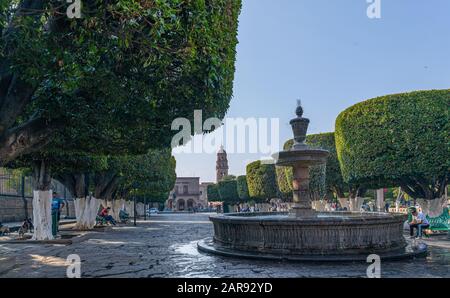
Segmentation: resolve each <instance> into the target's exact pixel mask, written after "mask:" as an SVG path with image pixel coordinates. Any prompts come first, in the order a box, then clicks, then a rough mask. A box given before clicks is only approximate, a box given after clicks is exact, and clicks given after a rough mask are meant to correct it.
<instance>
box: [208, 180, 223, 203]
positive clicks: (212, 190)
mask: <svg viewBox="0 0 450 298" xmlns="http://www.w3.org/2000/svg"><path fill="white" fill-rule="evenodd" d="M206 192H207V195H208V201H209V202H220V195H219V188H218V186H217V184H210V185H208V187H207V189H206Z"/></svg>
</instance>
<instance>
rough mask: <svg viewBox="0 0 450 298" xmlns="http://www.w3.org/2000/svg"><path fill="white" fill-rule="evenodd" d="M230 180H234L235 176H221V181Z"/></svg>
mask: <svg viewBox="0 0 450 298" xmlns="http://www.w3.org/2000/svg"><path fill="white" fill-rule="evenodd" d="M230 180H236V176H234V175H226V176H223V178H222V181H230Z"/></svg>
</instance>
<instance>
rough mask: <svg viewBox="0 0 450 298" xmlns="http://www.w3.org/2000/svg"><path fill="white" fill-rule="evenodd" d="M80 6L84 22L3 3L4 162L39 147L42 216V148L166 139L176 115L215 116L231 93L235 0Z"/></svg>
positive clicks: (111, 150)
mask: <svg viewBox="0 0 450 298" xmlns="http://www.w3.org/2000/svg"><path fill="white" fill-rule="evenodd" d="M83 4H84V9H83V12H84V14H83V18H82V19H80V20H77V19H68V18H67V17H66V15H65V12H66V11H65V10H66V7H65V4H61V3H60V2H59V1H41V0H36V1H30V0H22V1H15V0H10V1H3V2H2V5H1V7H0V18H1V20H0V24H1V28H2V32H1V33H2V35H1V44H0V51H1V55H0V107H1V110H0V165H1V164H5V163H8V162H10V161H11V160H14V159H16V158H17V157H19V156H23V155H28V154H30V153H33V155H35V156H34V157H33V158H32V160H33V161H34V163H33V164H34V173H35V182H36V183H35V190H36V191H35V192H34V193H35V206H39V205H41V207H42V208H41V209H43V210H44V211H45V212H43V213H42V214H41V215H40V217H42V222H45V221H47V220H48V218H47V217H48V216H45V214H48V212H47V211H46V210H47V209H48V208H47V207H48V204H49V203H48V202H49V200H50V197H51V193H50V192H49V188H50V183H49V181H50V180H49V177H50V176H51V173H50V172H49V171H48V170H49V169H50V168H51V165H50V164H49V163H50V162H51V159H46V158H42V156H45V155H48V152H54V151H60V152H65V153H68V152H73V151H78V152H84V153H90V154H117V153H118V152H122V153H124V154H138V153H140V154H142V153H145V152H146V151H147V150H148V149H149V148H163V147H167V146H169V144H170V142H171V138H172V135H173V133H174V132H172V131H171V122H172V120H173V119H174V118H176V117H186V118H188V119H191V118H192V117H193V112H192V111H193V110H194V109H202V110H203V115H204V116H205V117H219V118H222V117H223V116H224V114H225V112H226V110H227V108H228V105H229V101H230V98H231V95H232V82H233V77H234V61H235V46H236V43H237V39H236V31H237V17H238V14H239V11H240V1H233V0H219V1H216V0H214V1H213V0H206V1H183V0H174V1H157V2H156V1H152V0H147V1H137V0H131V1H119V0H118V1H109V2H104V1H94V0H91V1H83ZM50 136H51V137H50ZM48 148H51V150H50V151H49V149H48ZM50 154H51V153H50ZM38 157H41V158H40V159H39V158H38Z"/></svg>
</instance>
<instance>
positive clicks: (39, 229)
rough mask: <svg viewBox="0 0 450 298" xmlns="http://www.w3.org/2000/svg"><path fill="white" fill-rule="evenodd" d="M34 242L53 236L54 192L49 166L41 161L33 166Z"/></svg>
mask: <svg viewBox="0 0 450 298" xmlns="http://www.w3.org/2000/svg"><path fill="white" fill-rule="evenodd" d="M33 180H34V191H33V225H34V233H33V240H50V239H53V235H52V213H51V212H52V209H51V204H52V191H51V190H50V185H51V178H50V170H49V167H48V164H47V163H46V162H45V161H44V160H41V161H39V162H35V163H34V165H33Z"/></svg>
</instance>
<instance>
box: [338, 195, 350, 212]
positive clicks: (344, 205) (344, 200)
mask: <svg viewBox="0 0 450 298" xmlns="http://www.w3.org/2000/svg"><path fill="white" fill-rule="evenodd" d="M338 201H339V204H341V207H342V208H347V210H350V203H349V200H348V199H347V198H338Z"/></svg>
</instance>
